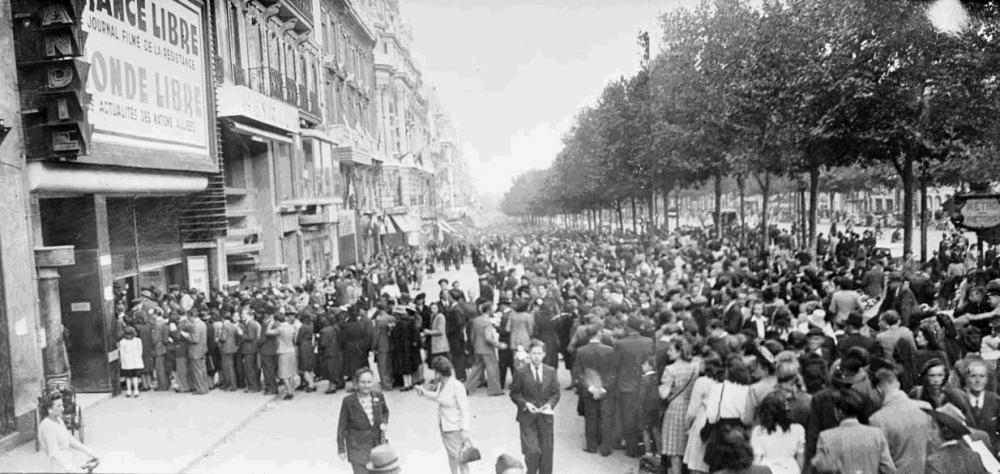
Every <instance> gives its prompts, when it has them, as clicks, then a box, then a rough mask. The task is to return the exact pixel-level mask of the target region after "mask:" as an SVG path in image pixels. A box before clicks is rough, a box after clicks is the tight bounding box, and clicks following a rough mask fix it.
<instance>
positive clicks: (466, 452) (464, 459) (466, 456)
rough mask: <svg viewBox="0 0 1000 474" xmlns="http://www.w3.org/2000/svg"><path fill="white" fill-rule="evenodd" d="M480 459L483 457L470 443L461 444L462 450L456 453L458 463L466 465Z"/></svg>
mask: <svg viewBox="0 0 1000 474" xmlns="http://www.w3.org/2000/svg"><path fill="white" fill-rule="evenodd" d="M482 458H483V456H482V454H480V453H479V448H477V447H475V446H473V445H472V442H471V441H465V442H463V443H462V450H461V451H460V452H459V453H458V462H460V463H462V464H468V463H470V462H475V461H478V460H480V459H482Z"/></svg>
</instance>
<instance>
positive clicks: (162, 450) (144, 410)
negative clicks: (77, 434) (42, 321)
mask: <svg viewBox="0 0 1000 474" xmlns="http://www.w3.org/2000/svg"><path fill="white" fill-rule="evenodd" d="M272 400H273V397H271V396H264V395H261V394H259V393H253V394H249V393H243V392H221V391H218V390H213V391H212V392H211V393H209V394H207V395H190V394H178V393H174V392H144V393H143V394H142V397H140V398H138V399H135V398H125V397H123V396H119V397H115V398H111V399H107V400H104V401H101V402H100V403H97V404H95V405H92V406H91V407H89V408H86V409H85V410H84V412H83V417H84V427H85V435H86V440H85V442H86V444H87V446H88V447H90V448H91V449H92V450H93V451H95V452H96V453H97V454H98V456H100V458H101V465H100V467H99V468H98V470H97V471H96V472H136V473H140V472H141V473H167V472H179V471H181V470H183V469H185V468H186V467H187V466H188V465H190V464H192V463H194V462H195V461H196V460H197V459H198V458H200V457H201V456H202V455H204V454H205V453H207V452H209V451H211V450H212V449H213V448H214V447H215V446H216V445H218V444H219V443H222V442H223V441H224V440H225V438H226V437H227V436H229V435H230V434H231V433H233V432H235V431H237V430H238V429H239V428H240V427H242V426H243V425H244V424H246V423H247V422H248V421H250V419H252V418H253V417H254V416H255V415H257V414H258V413H259V412H261V411H263V410H265V409H266V408H267V406H268V403H269V402H270V401H272ZM47 467H48V461H47V459H46V457H45V455H44V454H42V453H37V452H35V443H34V442H29V443H25V444H23V445H21V446H19V447H17V448H16V449H14V450H12V451H10V452H8V453H4V454H3V455H2V456H0V471H3V472H42V471H44V470H45V469H47Z"/></svg>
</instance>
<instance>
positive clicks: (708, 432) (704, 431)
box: [698, 382, 726, 443]
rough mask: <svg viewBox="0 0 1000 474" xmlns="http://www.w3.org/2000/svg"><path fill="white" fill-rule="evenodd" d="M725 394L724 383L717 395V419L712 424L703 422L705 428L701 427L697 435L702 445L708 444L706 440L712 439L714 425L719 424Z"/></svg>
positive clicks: (706, 421)
mask: <svg viewBox="0 0 1000 474" xmlns="http://www.w3.org/2000/svg"><path fill="white" fill-rule="evenodd" d="M725 394H726V383H725V382H722V392H720V393H719V406H718V407H716V409H715V411H716V416H717V418H716V419H715V421H713V422H709V421H708V420H705V426H702V427H701V431H699V432H698V435H699V436H700V437H701V441H702V442H704V443H707V442H708V439H709V438H711V437H712V433H713V432H714V431H715V427H716V425H718V424H719V420H720V419H722V397H723V395H725Z"/></svg>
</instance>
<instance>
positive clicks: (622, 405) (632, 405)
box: [618, 392, 644, 456]
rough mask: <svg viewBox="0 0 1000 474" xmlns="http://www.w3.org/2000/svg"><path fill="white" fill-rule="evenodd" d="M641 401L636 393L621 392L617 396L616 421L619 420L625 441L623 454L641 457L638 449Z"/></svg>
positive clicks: (640, 434)
mask: <svg viewBox="0 0 1000 474" xmlns="http://www.w3.org/2000/svg"><path fill="white" fill-rule="evenodd" d="M641 406H642V399H641V397H640V394H639V393H638V392H621V393H619V394H618V419H619V420H621V436H622V438H623V439H624V440H625V454H628V455H632V456H641V455H642V454H644V453H643V452H642V450H641V449H639V443H640V442H641V441H642V432H641V431H640V430H639V411H640V409H641Z"/></svg>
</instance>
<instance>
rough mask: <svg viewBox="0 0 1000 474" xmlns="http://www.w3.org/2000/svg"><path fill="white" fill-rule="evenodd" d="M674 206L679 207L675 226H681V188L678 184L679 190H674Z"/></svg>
mask: <svg viewBox="0 0 1000 474" xmlns="http://www.w3.org/2000/svg"><path fill="white" fill-rule="evenodd" d="M674 207H675V208H677V214H674V224H675V225H674V228H675V229H680V228H681V188H680V187H679V186H678V187H677V190H676V191H674Z"/></svg>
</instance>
